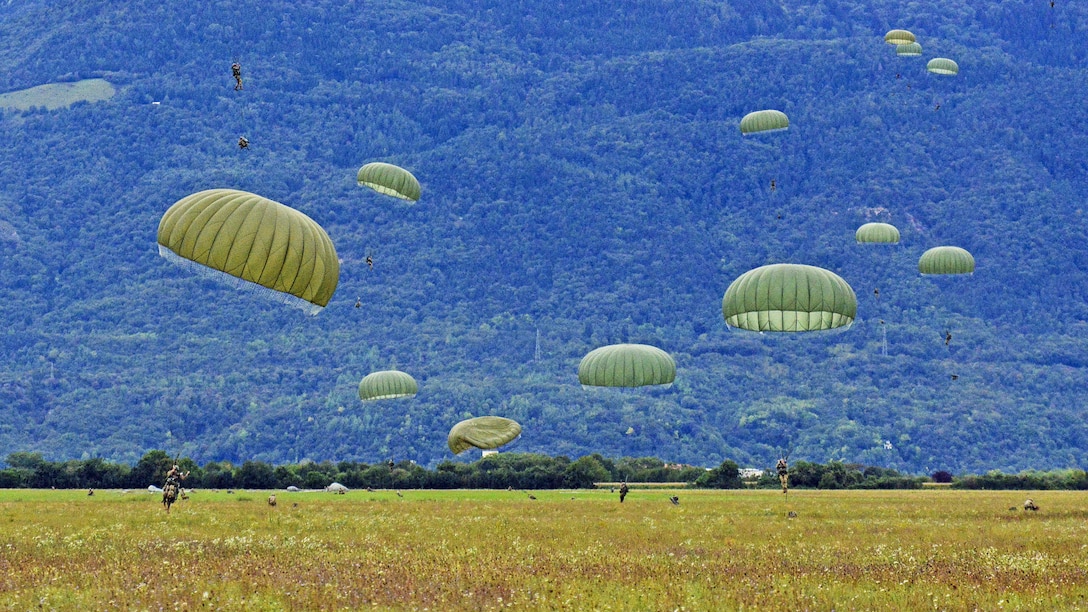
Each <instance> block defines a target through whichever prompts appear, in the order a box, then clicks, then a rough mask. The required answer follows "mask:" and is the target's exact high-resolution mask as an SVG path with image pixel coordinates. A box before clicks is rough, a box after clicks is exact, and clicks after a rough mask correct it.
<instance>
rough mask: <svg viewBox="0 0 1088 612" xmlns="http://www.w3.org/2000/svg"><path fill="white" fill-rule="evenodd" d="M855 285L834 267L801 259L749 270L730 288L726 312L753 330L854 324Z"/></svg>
mask: <svg viewBox="0 0 1088 612" xmlns="http://www.w3.org/2000/svg"><path fill="white" fill-rule="evenodd" d="M857 311H858V299H857V296H856V295H855V294H854V290H853V288H851V287H850V285H849V283H847V282H846V281H845V280H843V279H842V278H841V277H839V276H838V275H837V274H835V273H834V272H831V271H830V270H825V269H823V268H817V267H815V266H806V265H800V264H772V265H768V266H761V267H759V268H756V269H754V270H749V271H747V272H745V273H744V274H741V275H740V276H738V277H737V279H736V280H734V281H733V282H732V284H730V285H729V288H728V289H726V290H725V296H724V297H723V298H722V316H724V317H725V322H726V324H727V325H729V326H731V327H739V328H740V329H746V330H749V331H759V332H764V331H773V332H802V331H819V330H825V329H833V328H836V327H843V326H848V325H850V324H851V323H852V322H853V321H854V318H855V317H857Z"/></svg>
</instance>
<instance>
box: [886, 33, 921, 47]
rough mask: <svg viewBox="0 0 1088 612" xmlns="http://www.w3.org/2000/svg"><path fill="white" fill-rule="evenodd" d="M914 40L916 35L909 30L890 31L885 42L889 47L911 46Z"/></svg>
mask: <svg viewBox="0 0 1088 612" xmlns="http://www.w3.org/2000/svg"><path fill="white" fill-rule="evenodd" d="M914 40H915V39H914V34H912V33H910V32H909V31H907V30H888V33H887V34H885V35H884V42H886V43H888V44H889V45H909V44H910V43H912V42H914Z"/></svg>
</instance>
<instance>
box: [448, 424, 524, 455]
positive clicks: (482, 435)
mask: <svg viewBox="0 0 1088 612" xmlns="http://www.w3.org/2000/svg"><path fill="white" fill-rule="evenodd" d="M519 435H521V425H518V423H517V421H512V420H510V419H504V418H502V417H497V416H482V417H476V418H474V419H468V420H467V421H461V422H460V423H458V424H456V425H454V426H453V429H451V430H450V435H449V437H448V438H447V439H446V442H447V443H448V444H449V445H450V450H451V451H453V453H454V454H455V455H457V454H460V453H461V452H463V451H466V450H468V449H470V448H472V447H476V448H482V449H485V450H490V449H492V448H498V447H500V446H502V445H503V444H506V443H507V442H509V441H511V440H513V439H514V438H516V437H518V436H519Z"/></svg>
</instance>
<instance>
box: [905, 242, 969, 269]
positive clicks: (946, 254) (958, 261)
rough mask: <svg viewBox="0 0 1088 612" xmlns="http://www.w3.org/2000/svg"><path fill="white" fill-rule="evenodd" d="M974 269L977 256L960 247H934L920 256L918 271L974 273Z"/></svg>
mask: <svg viewBox="0 0 1088 612" xmlns="http://www.w3.org/2000/svg"><path fill="white" fill-rule="evenodd" d="M974 271H975V258H974V257H973V256H972V255H971V254H970V253H968V252H967V250H965V249H961V248H960V247H954V246H939V247H933V248H932V249H930V250H928V251H926V252H925V253H922V256H921V257H920V258H918V272H920V273H922V274H973V273H974Z"/></svg>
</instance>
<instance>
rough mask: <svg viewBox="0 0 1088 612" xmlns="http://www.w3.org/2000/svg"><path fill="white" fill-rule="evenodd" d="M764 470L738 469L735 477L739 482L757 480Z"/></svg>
mask: <svg viewBox="0 0 1088 612" xmlns="http://www.w3.org/2000/svg"><path fill="white" fill-rule="evenodd" d="M763 472H764V470H761V469H759V468H740V469H739V470H737V475H738V476H740V479H741V480H758V479H759V478H761V477H762V476H763Z"/></svg>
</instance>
